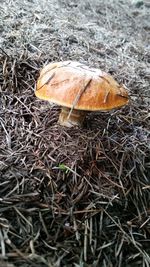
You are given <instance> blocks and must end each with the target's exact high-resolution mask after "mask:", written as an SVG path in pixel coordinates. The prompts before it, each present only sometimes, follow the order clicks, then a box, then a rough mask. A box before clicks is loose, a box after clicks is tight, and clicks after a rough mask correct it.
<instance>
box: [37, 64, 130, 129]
mask: <svg viewBox="0 0 150 267" xmlns="http://www.w3.org/2000/svg"><path fill="white" fill-rule="evenodd" d="M35 95H36V96H37V97H38V98H40V99H43V100H48V101H49V102H53V103H55V104H58V105H60V106H62V109H61V113H60V115H59V121H58V122H59V124H61V125H63V126H67V127H72V126H75V125H78V126H80V125H82V123H83V121H84V118H85V116H86V114H87V112H89V111H108V110H111V109H115V108H119V107H121V106H124V105H126V104H127V103H128V101H129V97H128V93H127V91H126V90H125V88H124V87H123V86H120V85H119V84H118V83H117V82H116V81H115V80H114V79H113V77H112V76H111V75H109V74H107V73H105V72H103V71H101V70H100V69H95V68H89V67H88V66H86V65H84V64H81V63H79V62H76V61H64V62H56V63H50V64H48V65H47V66H45V67H44V68H43V69H42V71H41V73H40V76H39V78H38V81H37V86H36V90H35Z"/></svg>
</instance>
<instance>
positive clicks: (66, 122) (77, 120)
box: [58, 107, 87, 127]
mask: <svg viewBox="0 0 150 267" xmlns="http://www.w3.org/2000/svg"><path fill="white" fill-rule="evenodd" d="M86 113H87V112H86V111H83V110H77V109H73V110H71V109H70V108H66V107H63V108H62V109H61V113H60V115H59V120H58V123H59V124H60V125H62V126H66V127H73V126H81V125H82V123H83V121H84V118H85V116H86Z"/></svg>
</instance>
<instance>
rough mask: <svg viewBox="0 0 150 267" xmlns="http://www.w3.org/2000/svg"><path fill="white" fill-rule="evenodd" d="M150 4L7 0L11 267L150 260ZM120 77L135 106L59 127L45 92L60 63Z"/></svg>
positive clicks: (3, 188) (1, 233)
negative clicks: (47, 69) (48, 68)
mask: <svg viewBox="0 0 150 267" xmlns="http://www.w3.org/2000/svg"><path fill="white" fill-rule="evenodd" d="M149 17H150V4H149V1H139V0H132V1H129V0H118V1H117V0H115V1H113V0H108V1H102V0H92V1H89V0H78V1H76V0H74V1H71V0H47V1H46V0H42V1H41V0H23V1H19V0H14V1H10V0H5V1H2V2H1V4H0V63H1V64H0V125H1V126H0V266H2V267H18V266H22V267H29V266H31V267H34V266H37V267H46V266H47V267H54V266H56V267H61V266H66V267H67V266H68V267H71V266H72V267H79V266H82V267H83V266H85V267H87V266H88V267H90V266H91V267H92V266H93V267H99V266H100V267H101V266H102V267H103V266H104V267H105V266H114V267H115V266H116V267H118V266H120V267H129V266H136V267H141V266H150V164H149V162H150V109H149V100H150V93H149V82H150V79H149V77H150V35H149V31H150V24H149ZM68 59H69V60H75V61H79V62H81V63H85V64H86V65H88V66H92V67H96V68H100V69H102V70H104V71H106V72H108V73H110V74H111V75H112V76H113V77H114V78H115V79H116V80H117V81H118V82H119V83H120V84H123V85H124V86H125V87H126V88H127V90H128V92H129V95H130V103H129V104H128V105H127V106H125V107H123V108H122V109H119V110H114V111H111V112H105V113H102V112H96V113H90V114H88V115H87V118H86V120H85V123H84V125H83V127H80V128H77V127H74V128H71V129H69V128H66V127H61V126H60V125H59V124H58V123H57V120H58V116H59V112H60V107H59V106H56V105H50V104H49V103H47V102H46V101H41V100H39V99H37V98H36V97H35V94H34V91H35V84H36V81H37V78H38V76H39V72H40V70H41V68H42V67H43V66H45V65H46V64H48V63H49V62H55V61H63V60H68Z"/></svg>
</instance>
